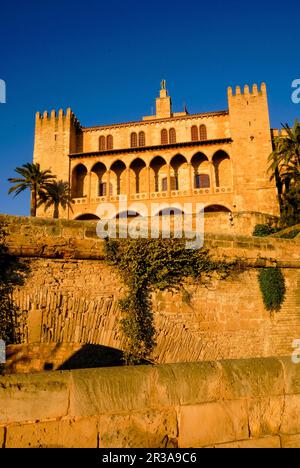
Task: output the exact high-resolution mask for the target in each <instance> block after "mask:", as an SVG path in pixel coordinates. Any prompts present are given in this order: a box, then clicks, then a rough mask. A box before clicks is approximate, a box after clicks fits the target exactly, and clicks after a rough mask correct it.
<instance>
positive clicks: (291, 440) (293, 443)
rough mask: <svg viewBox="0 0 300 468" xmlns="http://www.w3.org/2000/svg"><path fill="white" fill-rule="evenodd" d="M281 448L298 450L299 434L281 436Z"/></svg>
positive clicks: (299, 445) (299, 443)
mask: <svg viewBox="0 0 300 468" xmlns="http://www.w3.org/2000/svg"><path fill="white" fill-rule="evenodd" d="M281 446H282V448H300V434H294V435H282V436H281Z"/></svg>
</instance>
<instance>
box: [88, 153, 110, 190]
mask: <svg viewBox="0 0 300 468" xmlns="http://www.w3.org/2000/svg"><path fill="white" fill-rule="evenodd" d="M107 192H108V187H107V168H106V166H105V164H103V163H102V162H100V161H98V162H96V163H95V164H94V165H93V166H92V169H91V194H92V196H95V197H98V196H101V197H102V196H105V195H107Z"/></svg>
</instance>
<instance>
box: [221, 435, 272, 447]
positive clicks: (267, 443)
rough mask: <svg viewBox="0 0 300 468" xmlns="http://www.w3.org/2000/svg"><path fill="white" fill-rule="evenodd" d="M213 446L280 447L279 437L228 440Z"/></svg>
mask: <svg viewBox="0 0 300 468" xmlns="http://www.w3.org/2000/svg"><path fill="white" fill-rule="evenodd" d="M214 447H215V448H245V449H246V448H247V449H249V448H259V449H263V448H280V438H279V436H276V437H262V438H260V439H248V440H241V441H238V442H230V443H228V444H219V445H215V446H214Z"/></svg>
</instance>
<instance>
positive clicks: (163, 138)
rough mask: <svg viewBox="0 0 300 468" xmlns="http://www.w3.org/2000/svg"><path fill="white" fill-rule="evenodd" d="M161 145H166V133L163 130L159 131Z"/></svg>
mask: <svg viewBox="0 0 300 468" xmlns="http://www.w3.org/2000/svg"><path fill="white" fill-rule="evenodd" d="M161 144H162V145H167V144H168V131H167V130H166V129H165V128H164V129H163V130H162V131H161Z"/></svg>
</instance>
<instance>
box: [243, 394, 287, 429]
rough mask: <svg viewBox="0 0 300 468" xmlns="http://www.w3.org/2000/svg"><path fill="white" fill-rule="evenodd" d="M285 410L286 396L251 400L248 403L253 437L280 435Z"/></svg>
mask: <svg viewBox="0 0 300 468" xmlns="http://www.w3.org/2000/svg"><path fill="white" fill-rule="evenodd" d="M283 408H284V396H276V397H270V398H267V397H265V398H261V399H250V400H249V401H248V412H249V429H250V435H251V437H256V438H259V437H262V436H265V435H269V434H278V432H279V427H280V425H281V418H282V413H283Z"/></svg>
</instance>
